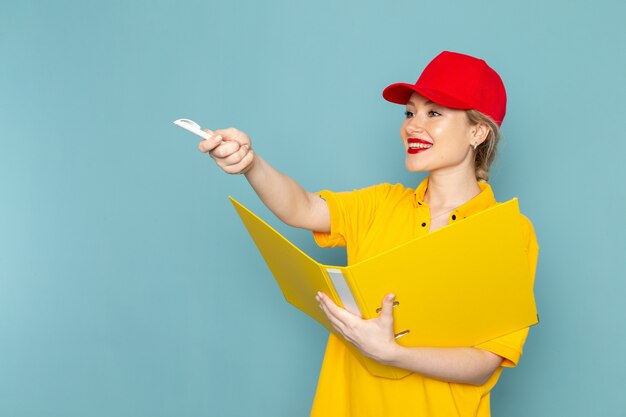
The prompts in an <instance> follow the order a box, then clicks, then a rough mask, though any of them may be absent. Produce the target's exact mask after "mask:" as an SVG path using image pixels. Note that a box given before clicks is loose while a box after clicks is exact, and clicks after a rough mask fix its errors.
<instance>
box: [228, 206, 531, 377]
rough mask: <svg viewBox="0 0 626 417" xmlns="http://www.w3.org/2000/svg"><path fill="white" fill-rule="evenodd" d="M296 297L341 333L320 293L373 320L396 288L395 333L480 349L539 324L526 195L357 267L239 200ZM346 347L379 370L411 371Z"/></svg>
mask: <svg viewBox="0 0 626 417" xmlns="http://www.w3.org/2000/svg"><path fill="white" fill-rule="evenodd" d="M230 200H231V202H232V203H233V205H234V206H235V209H236V210H237V213H238V214H239V216H240V217H241V220H242V221H243V223H244V225H245V226H246V228H247V229H248V232H249V233H250V236H252V239H253V240H254V242H255V243H256V246H257V248H258V249H259V251H260V252H261V255H263V258H264V259H265V261H266V263H267V265H268V267H269V269H270V271H271V272H272V274H273V275H274V278H275V279H276V281H277V282H278V285H279V286H280V288H281V290H282V292H283V294H284V296H285V298H286V299H287V301H288V302H289V303H291V304H293V305H294V306H296V307H297V308H299V309H300V310H302V311H303V312H305V313H306V314H308V315H309V316H311V317H312V318H314V319H315V320H317V321H318V322H319V323H321V324H322V325H324V326H325V327H327V328H328V329H329V330H330V331H332V332H335V331H334V329H333V328H332V326H331V325H330V323H329V321H328V320H327V318H326V316H325V315H324V313H323V312H322V310H321V309H320V308H319V306H318V303H317V301H316V300H315V294H316V293H317V291H322V292H324V293H326V294H327V295H328V296H330V297H331V298H332V299H333V300H334V301H335V303H337V304H338V305H340V306H343V307H344V308H346V309H347V310H349V311H351V312H353V313H354V314H357V315H359V316H361V317H362V318H364V319H371V318H375V317H378V309H379V308H380V307H381V301H382V299H383V297H384V296H385V295H386V294H388V293H392V292H393V293H394V294H395V295H396V299H395V300H396V302H397V305H396V306H395V307H394V325H395V333H396V335H397V336H399V337H398V338H397V339H396V340H397V342H398V343H399V344H401V345H403V346H433V347H452V346H474V345H477V344H480V343H482V342H486V341H488V340H491V339H494V338H496V337H499V336H502V335H505V334H508V333H511V332H514V331H516V330H520V329H523V328H525V327H528V326H531V325H533V324H536V323H537V322H538V319H537V311H536V307H535V299H534V295H533V288H532V286H533V284H532V277H531V276H530V271H529V267H528V261H527V256H526V252H525V248H524V247H523V244H524V242H523V240H522V229H521V223H520V222H521V216H520V213H519V208H518V203H517V199H513V200H510V201H508V202H506V203H502V204H498V205H496V206H494V207H491V208H489V209H486V210H484V211H482V212H480V213H478V214H475V215H473V216H470V217H468V218H467V219H463V220H461V221H459V222H456V223H454V224H452V225H448V226H445V227H443V228H441V229H438V230H436V231H434V232H432V233H429V234H427V235H425V236H421V237H419V238H416V239H414V240H412V241H410V242H408V243H405V244H403V245H400V246H398V247H396V248H394V249H391V250H388V251H386V252H383V253H381V254H379V255H376V256H374V257H372V258H369V259H366V260H364V261H361V262H358V263H356V264H353V265H350V266H347V267H342V266H329V265H322V264H320V263H318V262H316V261H315V260H313V259H312V258H311V257H309V256H308V255H307V254H305V253H304V252H302V251H301V250H300V249H298V248H297V247H296V246H295V245H293V244H292V243H291V242H289V241H288V240H287V239H286V238H285V237H283V236H282V235H281V234H280V233H278V232H277V231H276V230H274V229H273V228H272V227H271V226H269V225H268V224H267V223H265V222H264V221H263V220H261V219H260V218H259V217H257V216H256V215H255V214H254V213H252V212H251V211H250V210H248V209H247V208H246V207H244V206H243V205H242V204H240V203H238V202H237V201H236V200H235V199H233V198H232V197H230ZM346 345H347V346H348V347H349V348H350V349H351V350H352V351H353V352H354V353H355V354H356V355H357V357H358V358H359V360H360V361H361V363H362V364H363V365H364V366H365V367H366V368H367V369H368V371H369V372H370V373H372V374H373V375H376V376H381V377H386V378H394V379H398V378H402V377H404V376H406V375H408V374H410V371H407V370H404V369H399V368H394V367H391V366H386V365H382V364H380V363H378V362H376V361H374V360H372V359H370V358H368V357H366V356H364V355H362V354H361V353H360V352H359V351H358V350H357V349H356V348H355V347H354V346H353V345H351V344H350V343H348V342H346Z"/></svg>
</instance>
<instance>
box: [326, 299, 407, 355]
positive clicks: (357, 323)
mask: <svg viewBox="0 0 626 417" xmlns="http://www.w3.org/2000/svg"><path fill="white" fill-rule="evenodd" d="M394 298H395V296H394V295H393V294H388V295H386V296H385V297H384V298H383V309H382V311H381V313H380V315H379V316H378V317H377V318H375V319H370V320H363V319H362V318H360V317H358V316H356V315H354V314H352V313H350V312H349V311H347V310H345V309H343V308H341V307H339V306H337V305H336V304H335V303H334V302H333V301H332V300H331V299H330V298H328V296H327V295H326V294H324V293H322V292H319V293H317V296H316V299H317V301H318V302H319V303H320V307H321V309H322V310H323V311H324V313H325V314H326V317H328V320H330V323H331V325H332V326H333V327H334V328H335V330H337V331H338V332H339V333H340V334H341V335H342V336H343V337H344V338H345V339H346V340H347V341H349V342H350V343H352V344H353V345H354V346H356V347H357V349H359V350H360V351H361V352H362V353H363V354H364V355H365V356H369V357H370V358H372V359H374V360H376V361H378V362H380V363H383V364H385V363H388V362H389V361H390V360H392V358H393V357H394V355H395V352H396V350H397V348H398V347H399V345H398V344H397V343H396V340H395V337H394V332H393V300H394Z"/></svg>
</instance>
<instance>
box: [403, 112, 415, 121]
mask: <svg viewBox="0 0 626 417" xmlns="http://www.w3.org/2000/svg"><path fill="white" fill-rule="evenodd" d="M404 117H405V118H406V119H410V118H412V117H413V112H410V111H408V110H407V111H405V112H404Z"/></svg>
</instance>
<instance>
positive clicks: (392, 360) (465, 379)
mask: <svg viewBox="0 0 626 417" xmlns="http://www.w3.org/2000/svg"><path fill="white" fill-rule="evenodd" d="M317 300H318V301H319V303H320V307H321V308H322V310H323V311H324V313H326V316H327V317H328V319H329V320H330V322H331V324H332V326H333V327H334V328H335V329H336V330H337V331H338V332H339V333H341V335H342V336H343V337H344V338H345V339H346V340H348V341H349V342H350V343H352V344H353V345H355V346H356V347H357V348H358V349H359V350H360V351H361V352H362V353H363V354H364V355H366V356H369V357H370V358H372V359H374V360H376V361H378V362H380V363H382V364H384V365H392V366H396V367H398V368H403V369H408V370H409V371H412V372H415V373H418V374H421V375H424V376H427V377H429V378H434V379H439V380H442V381H447V382H455V383H461V384H471V385H483V384H484V383H486V382H487V381H488V380H489V378H490V377H491V375H493V373H494V372H495V371H496V369H498V367H499V366H500V364H501V363H502V358H501V357H500V356H498V355H495V354H493V353H491V352H488V351H486V350H482V349H477V348H473V347H467V348H465V347H459V348H431V347H410V348H408V347H403V346H400V345H398V344H397V343H396V341H395V337H394V334H393V300H394V296H393V294H389V295H387V296H385V298H384V299H383V304H382V305H383V309H382V312H381V313H380V315H379V316H378V318H375V319H371V320H363V319H361V318H360V317H358V316H356V315H354V314H352V313H350V312H349V311H347V310H344V309H343V308H340V307H338V306H337V305H336V304H335V303H333V301H332V300H331V299H330V298H328V297H327V296H326V295H325V294H323V293H319V294H318V296H317Z"/></svg>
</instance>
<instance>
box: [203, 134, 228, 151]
mask: <svg viewBox="0 0 626 417" xmlns="http://www.w3.org/2000/svg"><path fill="white" fill-rule="evenodd" d="M222 143H223V137H222V136H221V135H213V136H212V137H211V139H205V140H203V141H201V142H200V143H198V150H199V151H200V152H202V153H207V152H209V151H212V150H213V149H215V148H216V147H218V146H220V145H221V144H222Z"/></svg>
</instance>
